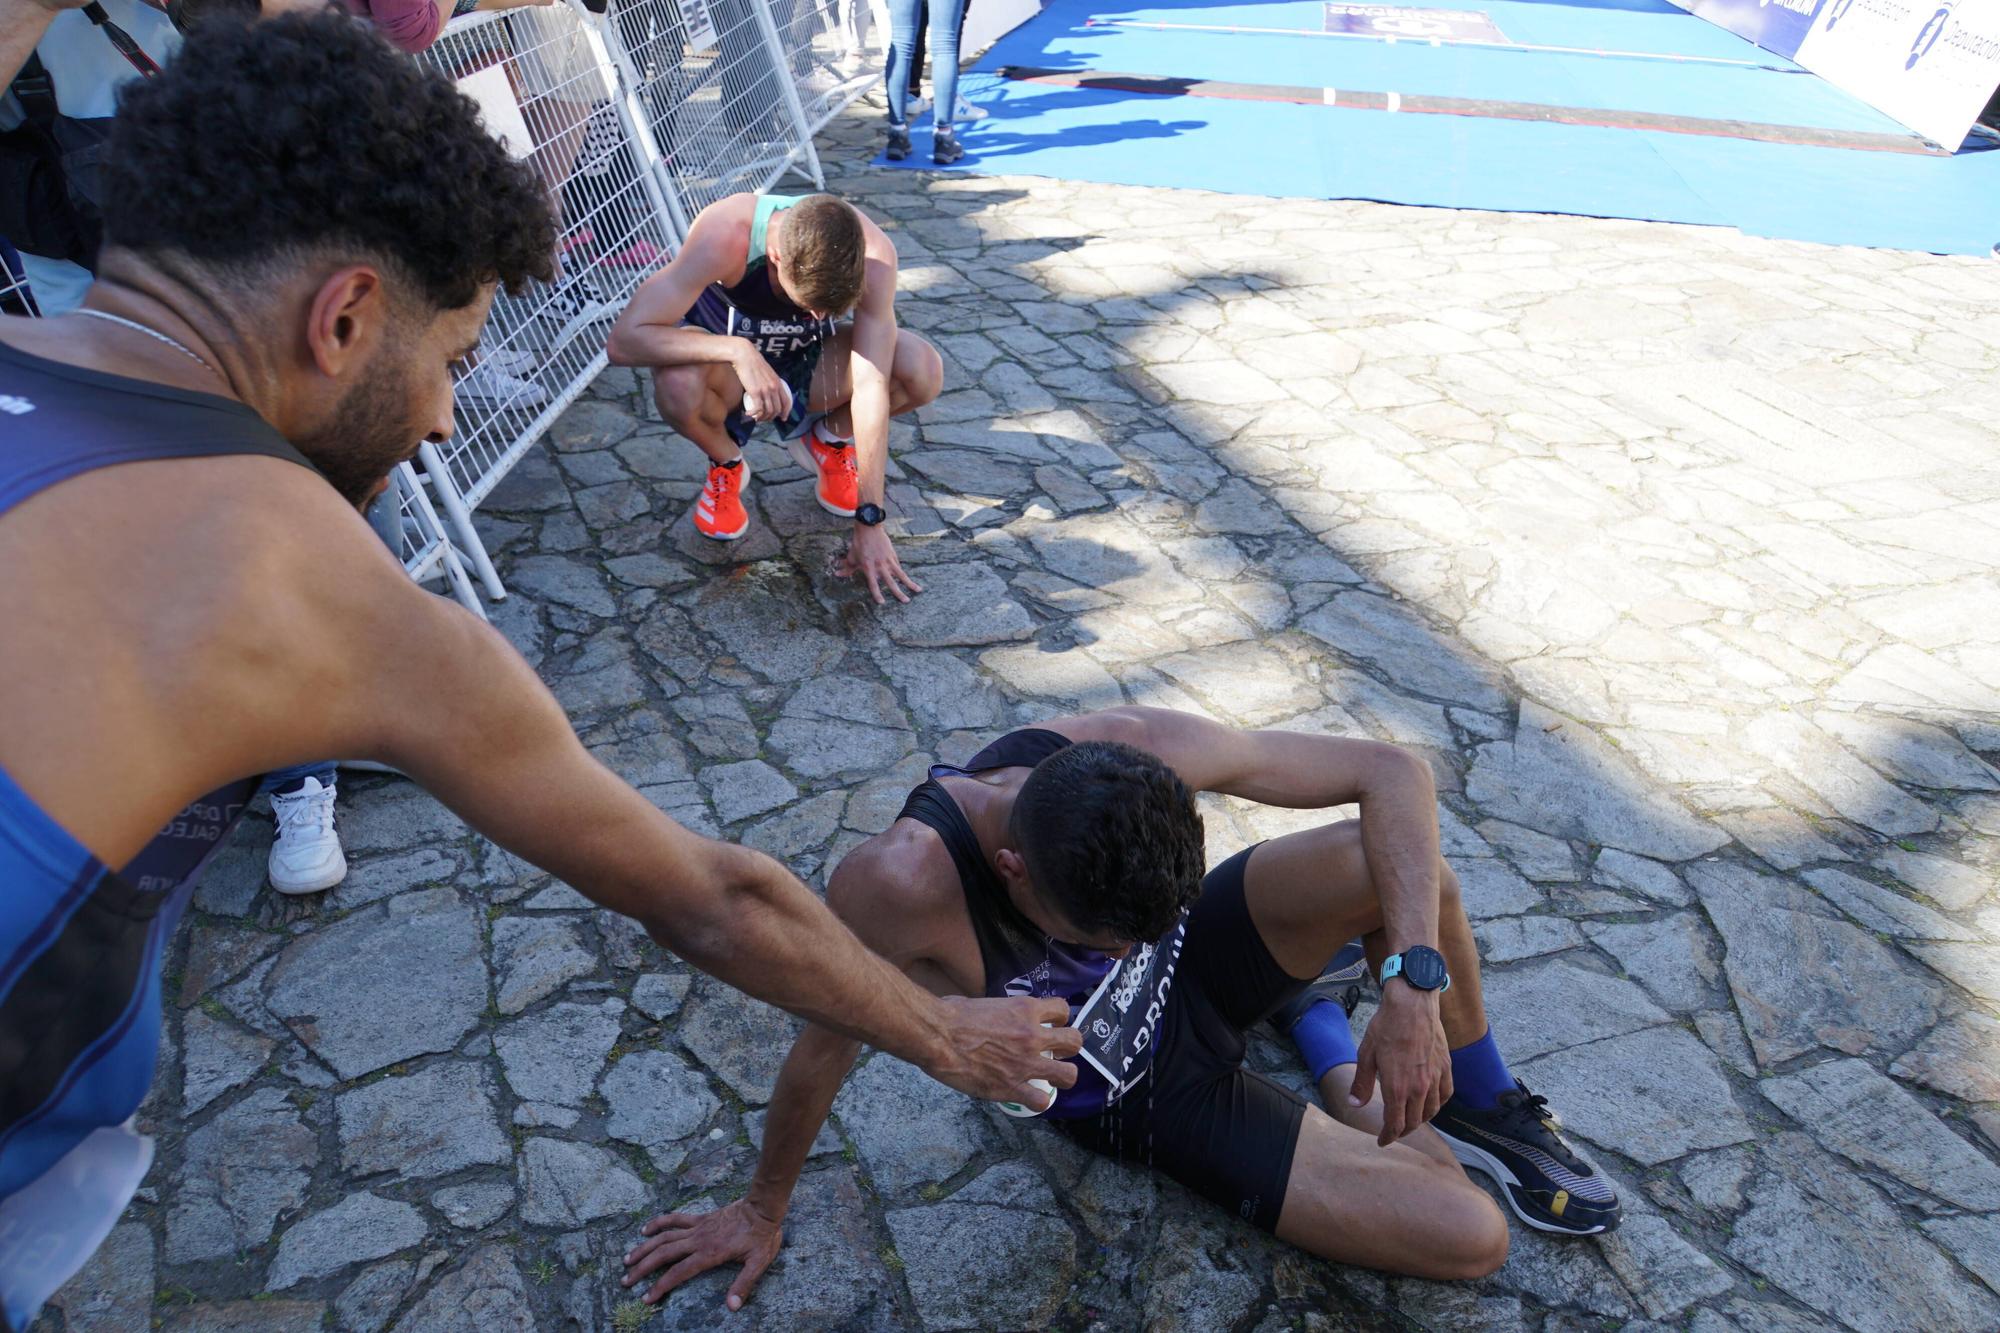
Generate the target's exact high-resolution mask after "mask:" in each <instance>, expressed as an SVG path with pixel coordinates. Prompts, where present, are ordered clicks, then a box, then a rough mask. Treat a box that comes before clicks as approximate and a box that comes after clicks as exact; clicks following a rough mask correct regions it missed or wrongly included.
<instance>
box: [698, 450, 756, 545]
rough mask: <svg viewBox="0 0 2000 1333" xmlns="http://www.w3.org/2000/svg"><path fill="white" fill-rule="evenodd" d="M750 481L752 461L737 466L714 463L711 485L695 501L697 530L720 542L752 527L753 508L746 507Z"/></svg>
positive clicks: (742, 462) (710, 470)
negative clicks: (746, 489) (745, 487)
mask: <svg viewBox="0 0 2000 1333" xmlns="http://www.w3.org/2000/svg"><path fill="white" fill-rule="evenodd" d="M749 481H750V460H749V459H747V458H746V459H743V460H742V461H741V462H739V463H737V465H736V466H735V467H720V466H717V465H713V464H711V465H710V467H709V469H708V484H707V485H706V486H704V487H702V488H701V498H700V499H699V500H696V501H695V502H694V526H695V531H697V532H699V533H700V534H701V535H702V536H704V537H708V538H712V539H713V540H715V541H719V542H733V541H735V540H736V539H737V538H738V537H741V536H742V535H743V534H744V533H745V532H748V531H749V530H750V511H749V510H747V509H745V508H744V507H743V488H744V486H745V485H747V484H748V483H749Z"/></svg>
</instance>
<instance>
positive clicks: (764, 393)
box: [734, 342, 792, 421]
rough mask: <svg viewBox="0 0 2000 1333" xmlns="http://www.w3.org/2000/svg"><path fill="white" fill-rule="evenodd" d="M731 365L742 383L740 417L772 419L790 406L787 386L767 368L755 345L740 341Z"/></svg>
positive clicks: (789, 391)
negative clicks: (741, 412) (741, 415)
mask: <svg viewBox="0 0 2000 1333" xmlns="http://www.w3.org/2000/svg"><path fill="white" fill-rule="evenodd" d="M734 365H735V369H736V378H737V379H739V380H741V381H742V382H743V415H744V416H746V417H749V418H750V419H751V420H752V421H776V420H777V419H778V418H779V417H781V416H783V415H784V414H785V412H786V410H787V409H789V408H790V407H791V405H792V390H791V386H790V385H788V384H786V383H785V381H784V380H783V379H781V378H779V376H778V372H777V371H775V370H773V369H771V363H770V362H769V361H766V360H765V359H764V354H763V353H762V352H760V351H758V350H757V348H756V346H755V344H752V343H747V342H746V343H744V344H743V346H742V348H741V349H740V350H739V351H738V352H737V355H736V360H735V363H734Z"/></svg>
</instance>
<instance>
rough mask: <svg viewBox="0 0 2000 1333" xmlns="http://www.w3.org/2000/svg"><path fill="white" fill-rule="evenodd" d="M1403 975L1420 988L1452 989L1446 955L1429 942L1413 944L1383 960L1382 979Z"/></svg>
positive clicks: (1429, 989) (1403, 977)
mask: <svg viewBox="0 0 2000 1333" xmlns="http://www.w3.org/2000/svg"><path fill="white" fill-rule="evenodd" d="M1390 977H1401V978H1402V979H1403V980H1404V981H1407V982H1408V983H1409V984H1410V985H1412V986H1414V987H1416V988H1417V989H1418V990H1428V991H1447V990H1450V989H1451V973H1450V972H1448V971H1446V970H1445V965H1444V955H1443V954H1441V953H1439V952H1438V951H1437V950H1436V949H1433V948H1431V947H1430V946H1429V945H1428V944H1413V945H1411V946H1410V947H1409V948H1407V949H1405V950H1403V951H1402V952H1401V953H1399V954H1394V955H1392V956H1390V957H1388V958H1385V959H1383V960H1382V980H1383V981H1385V982H1386V981H1388V979H1389V978H1390Z"/></svg>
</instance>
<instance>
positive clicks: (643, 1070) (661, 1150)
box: [600, 1050, 721, 1170]
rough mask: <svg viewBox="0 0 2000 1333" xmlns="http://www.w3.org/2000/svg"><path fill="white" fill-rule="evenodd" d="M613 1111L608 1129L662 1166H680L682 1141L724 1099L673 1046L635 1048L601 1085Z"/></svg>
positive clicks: (682, 1154) (707, 1117) (692, 1132)
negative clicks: (648, 1049)
mask: <svg viewBox="0 0 2000 1333" xmlns="http://www.w3.org/2000/svg"><path fill="white" fill-rule="evenodd" d="M600 1087H601V1090H602V1092H603V1095H604V1100H605V1102H606V1104H607V1105H608V1106H609V1107H610V1108H611V1113H610V1115H609V1117H608V1118H607V1119H606V1120H605V1123H604V1132H605V1133H607V1134H609V1135H610V1136H611V1137H612V1138H614V1139H620V1140H622V1141H624V1142H626V1143H630V1144H635V1145H637V1146H638V1147H641V1148H644V1149H645V1150H646V1151H647V1152H648V1153H649V1154H650V1155H651V1156H652V1158H653V1161H654V1163H655V1165H657V1166H659V1167H660V1168H661V1169H662V1170H666V1169H669V1168H670V1167H672V1166H675V1165H678V1164H679V1161H680V1158H681V1157H682V1156H684V1155H685V1152H686V1149H685V1148H684V1147H682V1146H681V1142H682V1140H685V1139H687V1138H689V1137H690V1136H692V1135H693V1134H694V1133H695V1132H696V1131H698V1130H699V1129H701V1127H702V1126H703V1125H705V1124H707V1123H708V1119H709V1117H710V1116H712V1115H714V1114H715V1112H716V1110H717V1109H718V1108H719V1107H720V1106H721V1103H720V1102H718V1101H717V1100H716V1099H715V1094H714V1093H712V1092H710V1091H709V1090H708V1083H707V1081H706V1080H704V1079H703V1078H702V1076H701V1075H700V1074H699V1073H698V1072H697V1071H695V1070H693V1069H690V1068H689V1067H688V1065H687V1063H686V1062H685V1061H683V1060H682V1059H681V1058H680V1057H679V1056H677V1055H675V1054H674V1053H673V1052H671V1051H659V1050H651V1051H634V1052H632V1053H631V1054H630V1055H627V1056H626V1057H625V1058H623V1059H622V1060H620V1061H618V1062H617V1063H616V1064H614V1065H612V1066H611V1069H610V1071H609V1072H608V1073H606V1074H605V1075H604V1078H603V1080H602V1082H601V1084H600Z"/></svg>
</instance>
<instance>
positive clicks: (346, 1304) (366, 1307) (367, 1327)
mask: <svg viewBox="0 0 2000 1333" xmlns="http://www.w3.org/2000/svg"><path fill="white" fill-rule="evenodd" d="M416 1274H417V1266H416V1265H415V1264H413V1263H411V1262H410V1261H409V1260H407V1259H392V1260H390V1261H389V1262H388V1263H382V1264H376V1265H374V1266H373V1267H371V1268H368V1269H365V1270H363V1272H362V1274H361V1276H359V1277H357V1278H355V1279H354V1281H352V1282H350V1283H348V1284H347V1285H346V1286H345V1287H344V1288H342V1289H341V1292H340V1295H339V1296H337V1297H335V1298H334V1302H333V1322H334V1327H336V1328H338V1329H339V1330H340V1331H341V1333H381V1330H383V1329H384V1328H387V1327H388V1326H389V1320H390V1318H391V1316H393V1315H394V1314H395V1312H396V1307H397V1306H398V1305H400V1304H402V1301H403V1297H404V1295H406V1294H407V1293H408V1292H409V1290H410V1279H411V1278H413V1277H415V1276H416Z"/></svg>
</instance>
